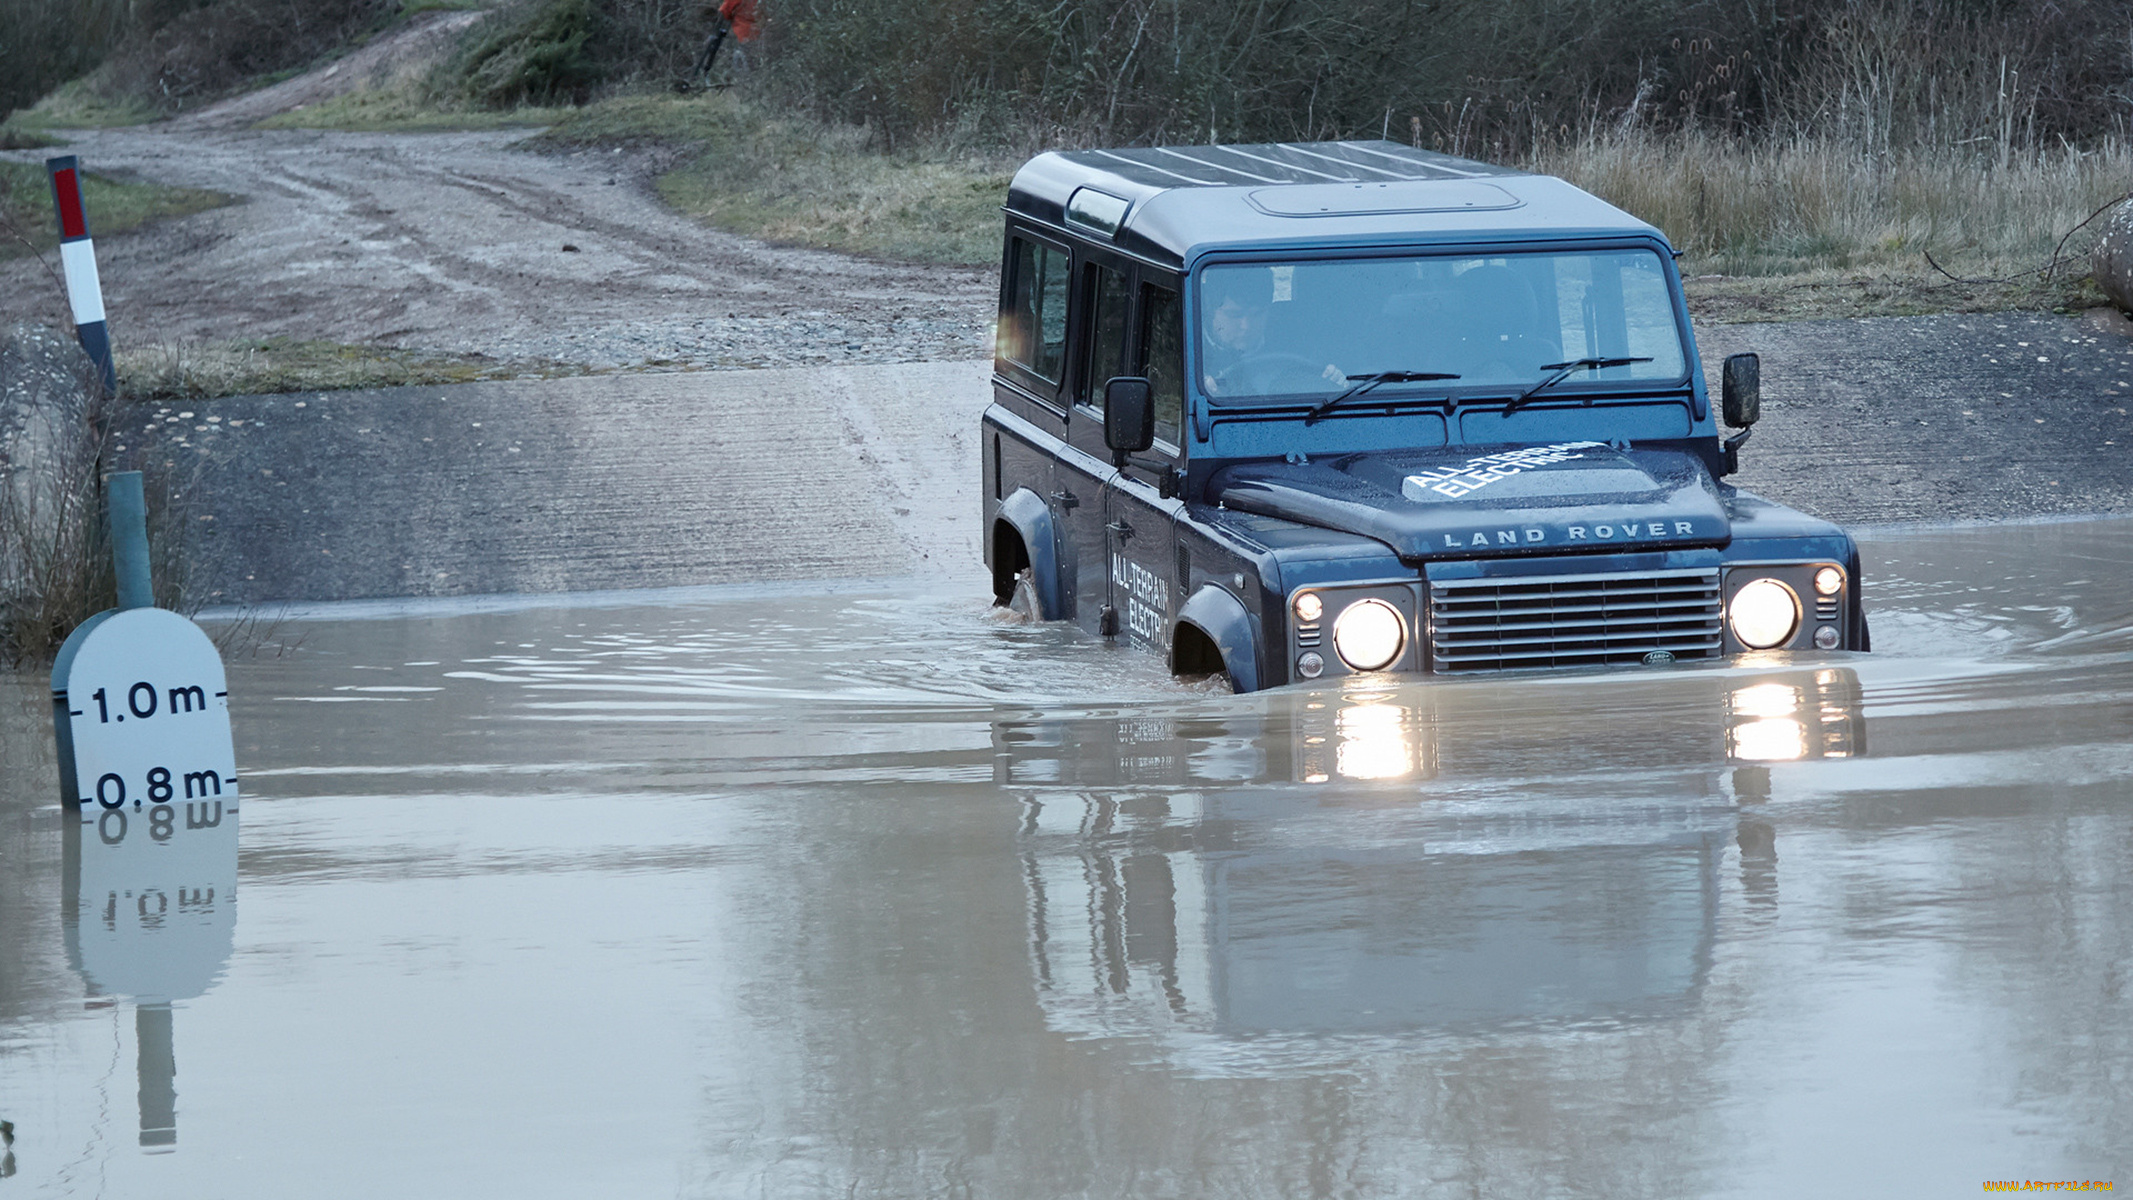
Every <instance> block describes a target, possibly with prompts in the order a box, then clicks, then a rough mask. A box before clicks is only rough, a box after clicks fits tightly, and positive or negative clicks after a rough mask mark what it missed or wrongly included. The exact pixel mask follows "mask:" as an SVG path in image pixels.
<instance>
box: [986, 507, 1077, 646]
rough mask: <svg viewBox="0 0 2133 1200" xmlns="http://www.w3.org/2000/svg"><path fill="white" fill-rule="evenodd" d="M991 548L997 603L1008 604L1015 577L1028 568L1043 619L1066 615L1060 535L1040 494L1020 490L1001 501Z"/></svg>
mask: <svg viewBox="0 0 2133 1200" xmlns="http://www.w3.org/2000/svg"><path fill="white" fill-rule="evenodd" d="M988 548H989V550H990V554H989V555H988V556H987V557H988V558H990V559H991V562H992V595H993V600H994V601H995V602H997V603H1000V604H1005V603H1007V602H1008V601H1009V600H1010V599H1012V598H1013V597H1014V594H1015V576H1016V575H1018V574H1020V573H1021V572H1022V570H1023V569H1024V568H1027V569H1028V570H1029V573H1030V582H1031V583H1032V584H1034V585H1035V587H1036V591H1037V603H1038V604H1040V605H1041V606H1043V609H1044V611H1043V612H1042V613H1040V614H1039V616H1040V617H1041V618H1042V619H1043V620H1046V621H1056V620H1058V619H1059V618H1061V617H1063V616H1065V615H1066V598H1065V596H1064V594H1063V593H1062V591H1061V588H1060V579H1059V538H1058V533H1057V530H1056V528H1055V527H1054V525H1053V523H1052V510H1051V509H1049V508H1047V507H1045V504H1044V501H1043V500H1041V499H1039V498H1038V496H1037V493H1035V492H1033V491H1030V490H1029V489H1028V488H1017V489H1015V491H1014V493H1013V494H1012V495H1010V496H1008V497H1007V498H1006V499H1005V500H1002V501H1001V502H1000V509H999V514H998V515H997V516H996V517H994V518H993V523H992V540H991V543H990V545H989V547H988Z"/></svg>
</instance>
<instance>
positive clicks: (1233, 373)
mask: <svg viewBox="0 0 2133 1200" xmlns="http://www.w3.org/2000/svg"><path fill="white" fill-rule="evenodd" d="M1199 341H1200V345H1199V350H1200V365H1199V377H1200V386H1201V388H1202V389H1203V390H1205V391H1206V392H1207V394H1208V395H1210V396H1214V397H1217V398H1218V399H1224V400H1228V399H1235V398H1240V397H1266V396H1307V397H1319V396H1332V395H1338V394H1340V393H1341V392H1344V391H1347V390H1348V389H1349V388H1350V387H1351V386H1352V385H1353V381H1354V380H1356V379H1358V378H1364V379H1367V378H1370V377H1373V376H1376V375H1379V374H1382V373H1386V372H1399V373H1403V374H1404V373H1421V372H1437V373H1445V374H1455V375H1457V376H1459V378H1458V379H1456V380H1448V381H1443V382H1417V383H1407V382H1387V383H1385V384H1384V385H1383V386H1380V387H1378V388H1377V389H1376V394H1378V395H1384V394H1387V393H1390V392H1397V391H1401V390H1403V389H1404V390H1410V391H1411V390H1413V389H1414V388H1417V387H1420V388H1427V389H1434V390H1437V391H1444V390H1446V389H1457V390H1459V391H1468V390H1471V389H1473V388H1476V387H1481V388H1493V389H1498V390H1515V391H1517V392H1523V391H1525V390H1526V389H1527V388H1530V387H1532V386H1533V385H1534V384H1535V383H1537V382H1539V381H1540V380H1542V379H1544V378H1546V377H1547V376H1548V375H1549V374H1551V373H1552V367H1551V365H1554V366H1559V365H1560V364H1563V363H1566V362H1569V361H1571V360H1574V359H1580V358H1606V359H1622V358H1638V359H1649V360H1650V361H1648V362H1631V363H1625V364H1623V365H1620V366H1608V367H1601V368H1597V369H1592V370H1581V371H1578V372H1576V373H1574V374H1572V375H1571V376H1570V377H1569V378H1568V379H1567V380H1566V381H1565V382H1564V383H1562V384H1560V385H1558V386H1557V387H1556V388H1553V389H1550V392H1549V393H1547V394H1553V393H1554V392H1557V391H1570V392H1574V391H1576V390H1577V388H1578V386H1579V385H1581V384H1584V385H1590V384H1593V383H1615V384H1619V383H1620V382H1621V381H1624V380H1632V379H1650V380H1668V381H1671V380H1675V379H1679V378H1680V377H1681V376H1682V374H1683V372H1684V370H1685V363H1684V359H1683V357H1682V338H1681V331H1680V329H1679V327H1678V326H1677V324H1676V322H1675V320H1674V303H1673V298H1672V297H1671V296H1670V295H1669V294H1668V292H1667V286H1666V271H1665V269H1664V267H1663V266H1662V265H1661V263H1660V259H1659V256H1658V255H1657V254H1655V253H1653V252H1652V251H1649V250H1594V251H1582V252H1577V253H1562V254H1500V255H1492V256H1489V257H1485V258H1455V257H1448V256H1441V255H1432V256H1428V257H1414V258H1352V259H1336V260H1333V261H1328V262H1300V263H1286V264H1282V265H1279V266H1268V265H1265V264H1254V265H1248V266H1246V265H1239V266H1227V265H1223V266H1212V267H1208V268H1207V269H1205V270H1204V271H1202V272H1201V273H1200V332H1199Z"/></svg>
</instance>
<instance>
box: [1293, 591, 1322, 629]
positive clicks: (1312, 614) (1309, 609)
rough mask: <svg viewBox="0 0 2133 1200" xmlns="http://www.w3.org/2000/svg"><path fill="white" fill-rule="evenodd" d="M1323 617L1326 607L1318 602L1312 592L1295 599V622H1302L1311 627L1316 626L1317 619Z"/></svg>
mask: <svg viewBox="0 0 2133 1200" xmlns="http://www.w3.org/2000/svg"><path fill="white" fill-rule="evenodd" d="M1325 615H1326V606H1325V604H1324V603H1322V602H1321V601H1320V600H1319V598H1318V596H1317V595H1316V594H1314V593H1312V592H1305V593H1304V594H1302V595H1301V596H1298V597H1296V619H1297V620H1299V621H1302V622H1303V623H1304V624H1306V625H1312V624H1316V623H1317V621H1318V619H1319V618H1320V617H1322V616H1325Z"/></svg>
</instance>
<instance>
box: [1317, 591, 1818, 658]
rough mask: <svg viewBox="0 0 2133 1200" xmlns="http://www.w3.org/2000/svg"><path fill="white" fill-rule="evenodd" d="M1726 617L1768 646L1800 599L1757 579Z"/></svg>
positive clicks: (1780, 637) (1745, 636)
mask: <svg viewBox="0 0 2133 1200" xmlns="http://www.w3.org/2000/svg"><path fill="white" fill-rule="evenodd" d="M1726 619H1727V620H1728V621H1729V622H1730V623H1731V624H1732V626H1733V636H1734V637H1737V638H1739V639H1740V643H1741V645H1743V646H1746V647H1748V648H1749V649H1750V650H1768V649H1770V648H1771V647H1773V646H1782V645H1784V644H1785V643H1786V642H1788V641H1790V640H1791V639H1792V633H1793V630H1795V629H1798V628H1799V627H1800V601H1799V598H1798V597H1797V596H1794V595H1793V594H1792V589H1791V588H1789V587H1786V586H1785V585H1784V584H1782V583H1779V582H1778V581H1777V580H1775V579H1758V580H1755V581H1754V582H1752V583H1750V584H1748V585H1746V586H1745V587H1743V588H1741V590H1739V591H1737V592H1735V593H1733V603H1732V604H1731V605H1730V606H1729V607H1728V608H1727V610H1726ZM1336 636H1338V634H1336Z"/></svg>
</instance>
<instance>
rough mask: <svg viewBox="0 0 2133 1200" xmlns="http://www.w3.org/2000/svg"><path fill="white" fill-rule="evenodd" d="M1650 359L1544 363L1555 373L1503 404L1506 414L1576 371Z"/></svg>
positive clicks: (1608, 359)
mask: <svg viewBox="0 0 2133 1200" xmlns="http://www.w3.org/2000/svg"><path fill="white" fill-rule="evenodd" d="M1650 361H1652V360H1651V358H1650V357H1649V356H1647V357H1644V358H1573V359H1571V360H1570V361H1569V362H1559V363H1542V364H1541V368H1540V369H1541V370H1543V371H1553V372H1555V374H1553V375H1550V376H1548V377H1547V378H1546V379H1543V380H1541V381H1540V382H1539V383H1536V384H1534V385H1533V386H1532V387H1529V388H1527V389H1526V390H1525V391H1523V392H1520V393H1519V394H1518V396H1517V397H1516V398H1515V399H1513V400H1512V401H1511V402H1510V403H1509V404H1506V405H1504V406H1503V411H1504V415H1505V416H1509V415H1510V414H1512V413H1515V412H1517V411H1518V410H1519V409H1520V408H1522V407H1524V405H1525V403H1526V401H1528V400H1531V399H1532V398H1533V397H1534V396H1535V395H1537V394H1538V393H1541V392H1544V391H1546V390H1548V389H1549V388H1552V387H1554V386H1555V385H1556V384H1558V383H1561V382H1562V381H1564V380H1565V379H1568V378H1570V376H1571V375H1572V374H1573V373H1575V372H1578V371H1598V370H1602V369H1604V368H1606V367H1626V366H1628V365H1629V364H1631V363H1640V362H1650Z"/></svg>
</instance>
